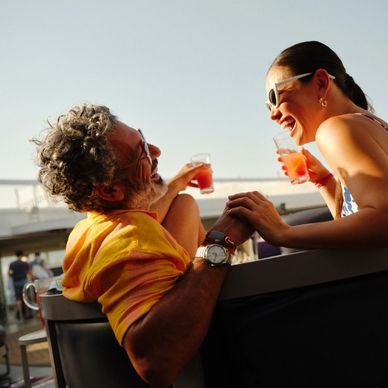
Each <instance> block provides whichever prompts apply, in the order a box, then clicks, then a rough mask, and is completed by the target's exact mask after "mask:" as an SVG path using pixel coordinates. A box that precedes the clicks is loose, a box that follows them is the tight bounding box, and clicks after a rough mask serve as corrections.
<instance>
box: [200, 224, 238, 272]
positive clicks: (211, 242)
mask: <svg viewBox="0 0 388 388" xmlns="http://www.w3.org/2000/svg"><path fill="white" fill-rule="evenodd" d="M235 249H236V245H235V244H234V242H233V241H232V240H231V239H230V238H229V237H228V236H226V235H225V233H222V232H219V231H218V230H212V231H210V232H208V233H207V234H206V237H205V240H204V242H203V244H202V246H200V247H199V248H198V250H197V253H196V255H195V256H196V257H201V258H203V259H204V260H206V261H207V262H208V263H209V264H210V265H212V266H217V265H223V264H230V262H231V259H232V255H233V253H234V251H235Z"/></svg>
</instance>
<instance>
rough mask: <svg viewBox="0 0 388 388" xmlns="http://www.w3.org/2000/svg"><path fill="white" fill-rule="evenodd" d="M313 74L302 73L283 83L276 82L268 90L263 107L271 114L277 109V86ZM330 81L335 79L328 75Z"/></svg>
mask: <svg viewBox="0 0 388 388" xmlns="http://www.w3.org/2000/svg"><path fill="white" fill-rule="evenodd" d="M311 74H313V73H303V74H299V75H295V76H294V77H290V78H287V79H285V80H283V81H280V82H276V83H275V85H274V87H273V88H272V89H270V91H269V92H268V100H267V101H266V102H265V105H266V106H267V108H268V110H269V111H270V112H272V109H274V108H277V107H278V106H279V93H278V86H281V85H284V84H286V83H288V82H291V81H295V80H297V79H299V78H303V77H307V76H309V75H311ZM329 78H330V79H335V77H334V76H333V75H330V74H329Z"/></svg>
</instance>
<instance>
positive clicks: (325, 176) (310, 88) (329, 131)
mask: <svg viewBox="0 0 388 388" xmlns="http://www.w3.org/2000/svg"><path fill="white" fill-rule="evenodd" d="M266 92H267V96H268V100H267V106H268V109H269V115H270V118H271V119H272V120H274V121H275V122H276V123H277V124H279V126H281V127H282V128H283V129H285V130H288V131H289V133H290V135H291V137H292V138H293V139H294V141H295V143H297V144H298V145H304V144H307V143H311V142H316V143H317V145H318V149H319V151H320V152H321V154H322V155H323V157H324V158H325V160H326V162H327V164H328V166H329V169H327V168H326V167H324V165H323V164H322V163H321V162H320V161H319V160H318V159H317V158H315V157H314V156H313V155H312V154H311V153H310V152H308V151H307V150H304V155H305V157H306V159H307V162H308V167H309V173H310V181H311V183H313V184H314V185H315V186H316V187H317V188H318V189H319V191H320V193H321V194H322V196H323V198H324V199H325V201H326V203H327V205H328V207H329V209H330V211H331V213H332V214H333V217H334V218H335V219H334V220H332V221H327V222H318V223H314V224H305V225H298V226H290V225H288V224H286V223H285V222H284V221H283V220H282V218H281V217H280V216H279V214H278V213H277V211H276V209H275V207H274V206H273V204H272V203H271V202H269V201H268V200H267V199H266V198H265V197H264V196H263V195H261V194H260V193H259V192H249V193H240V194H236V195H232V196H230V197H229V202H228V203H227V206H229V207H231V210H230V211H229V214H230V215H231V216H236V217H239V218H240V219H242V220H245V221H248V222H249V223H250V224H251V225H252V226H253V227H254V228H255V230H257V231H258V232H259V234H260V235H261V236H262V237H263V238H264V239H265V240H266V241H267V242H269V243H271V244H274V245H279V246H285V247H290V248H304V249H308V248H342V247H356V246H358V247H365V246H371V247H386V246H388V233H387V230H388V196H387V194H386V190H387V187H388V124H387V123H386V122H385V121H383V120H382V119H381V118H379V117H377V116H376V115H375V114H374V113H373V109H372V108H371V106H370V105H369V104H368V101H367V98H366V96H365V94H364V92H363V91H362V90H361V88H360V87H359V86H358V85H357V84H356V82H355V81H354V80H353V77H352V76H350V75H349V74H348V73H347V72H346V69H345V67H344V65H343V63H342V61H341V60H340V58H339V57H338V56H337V54H336V53H335V52H334V51H333V50H331V49H330V48H329V47H327V46H326V45H324V44H323V43H320V42H316V41H311V42H302V43H298V44H296V45H293V46H291V47H289V48H287V49H285V50H284V51H282V52H281V53H280V54H279V55H278V56H277V57H276V59H275V60H274V62H273V63H272V65H271V66H270V68H269V71H268V73H267V78H266Z"/></svg>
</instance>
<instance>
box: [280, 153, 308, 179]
mask: <svg viewBox="0 0 388 388" xmlns="http://www.w3.org/2000/svg"><path fill="white" fill-rule="evenodd" d="M282 161H283V163H284V165H285V166H286V168H287V173H288V177H289V178H290V181H291V183H292V184H297V183H303V182H307V181H308V180H309V175H308V171H307V166H306V158H305V157H304V156H303V155H302V154H301V153H299V152H290V153H284V154H282Z"/></svg>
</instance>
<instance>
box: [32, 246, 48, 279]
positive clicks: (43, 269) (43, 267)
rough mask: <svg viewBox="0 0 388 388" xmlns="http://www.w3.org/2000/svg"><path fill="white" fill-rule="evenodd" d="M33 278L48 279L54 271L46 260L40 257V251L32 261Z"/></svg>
mask: <svg viewBox="0 0 388 388" xmlns="http://www.w3.org/2000/svg"><path fill="white" fill-rule="evenodd" d="M31 275H32V280H36V279H47V278H50V277H52V276H53V272H52V271H51V270H50V268H48V266H47V264H46V261H45V260H44V259H43V258H42V257H40V252H35V257H34V260H32V262H31Z"/></svg>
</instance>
